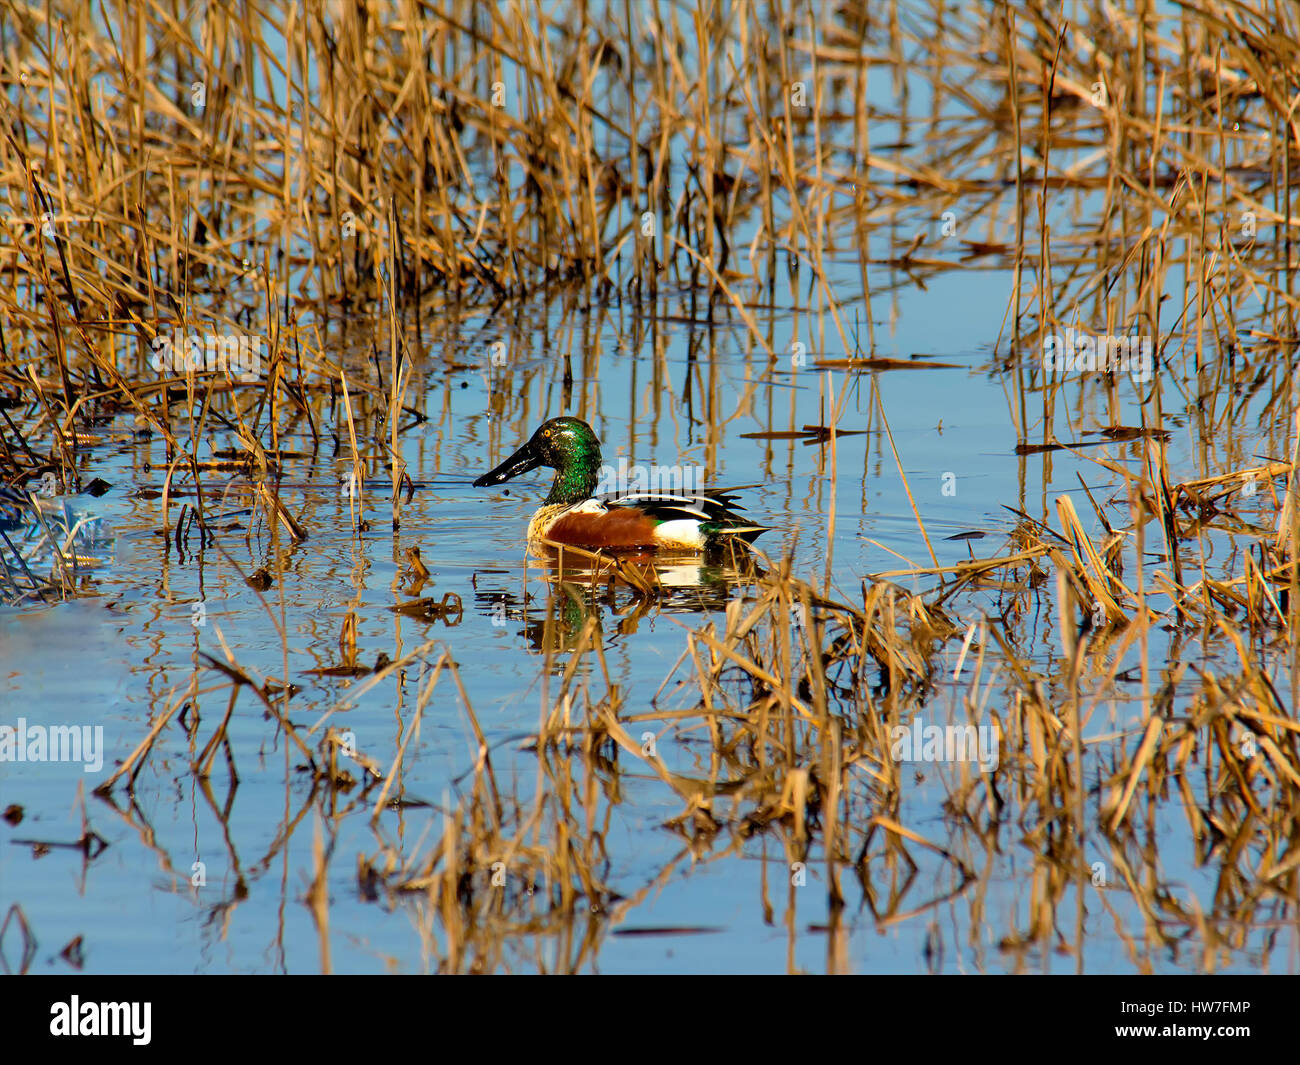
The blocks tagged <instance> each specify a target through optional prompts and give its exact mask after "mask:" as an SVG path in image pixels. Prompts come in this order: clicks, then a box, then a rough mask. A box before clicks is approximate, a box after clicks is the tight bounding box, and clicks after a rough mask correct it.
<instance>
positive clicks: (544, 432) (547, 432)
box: [542, 429, 551, 440]
mask: <svg viewBox="0 0 1300 1065" xmlns="http://www.w3.org/2000/svg"><path fill="white" fill-rule="evenodd" d="M542 436H544V437H546V439H547V440H549V439H550V438H551V430H550V429H543V430H542Z"/></svg>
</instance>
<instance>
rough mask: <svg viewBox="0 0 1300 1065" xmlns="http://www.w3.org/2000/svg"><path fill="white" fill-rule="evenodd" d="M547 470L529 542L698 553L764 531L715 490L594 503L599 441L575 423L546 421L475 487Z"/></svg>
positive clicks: (623, 495) (626, 495)
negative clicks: (551, 478)
mask: <svg viewBox="0 0 1300 1065" xmlns="http://www.w3.org/2000/svg"><path fill="white" fill-rule="evenodd" d="M539 466H549V467H550V468H551V469H553V470H555V482H554V483H553V484H552V485H551V492H550V494H549V495H548V496H547V497H546V500H545V501H544V502H543V503H542V505H541V507H540V508H539V509H538V510H537V512H536V513H535V514H534V515H533V518H532V521H530V522H529V523H528V539H529V540H530V541H538V540H551V541H553V542H555V543H561V544H572V545H573V546H575V547H585V548H589V549H592V550H596V549H599V548H612V549H615V550H634V549H646V548H655V547H658V548H665V549H670V550H676V551H702V550H704V549H706V548H709V547H716V546H721V545H722V544H724V543H726V542H728V541H730V540H733V539H736V540H743V541H744V542H745V543H752V542H753V540H754V538H755V537H756V536H758V535H759V534H760V533H763V532H766V531H767V527H766V526H763V525H755V524H754V523H753V522H748V521H745V520H744V519H743V518H741V517H740V516H739V515H737V514H736V513H735V511H736V510H738V509H741V508H738V507H736V508H733V506H732V499H733V497H732V496H730V495H728V494H727V493H726V492H725V491H723V490H718V489H714V490H707V489H706V490H704V491H701V492H689V493H677V492H662V491H636V492H622V493H617V494H615V495H613V496H604V497H601V498H597V497H596V495H595V491H596V486H597V484H598V483H599V477H600V470H601V457H600V441H599V440H598V439H597V438H596V434H595V433H594V432H593V431H592V429H591V426H590V425H588V424H587V423H586V422H584V421H582V420H581V419H580V418H552V419H551V420H550V421H549V422H546V423H545V424H543V425H542V426H540V427H539V428H538V430H537V432H535V433H533V436H532V439H531V440H529V441H528V443H526V444H525V445H524V446H523V447H521V448H520V449H519V450H518V451H516V452H515V453H514V454H513V455H511V456H510V457H509V458H508V459H506V460H505V462H503V463H501V465H500V466H498V467H497V468H496V469H494V470H492V471H491V472H490V473H485V474H484V475H483V476H482V477H480V478H479V479H478V480H476V481H475V482H474V487H475V488H484V487H486V486H488V485H493V484H501V483H502V482H504V481H508V480H510V479H511V478H512V477H518V476H519V475H520V474H521V473H527V472H528V471H529V470H535V469H537V467H539Z"/></svg>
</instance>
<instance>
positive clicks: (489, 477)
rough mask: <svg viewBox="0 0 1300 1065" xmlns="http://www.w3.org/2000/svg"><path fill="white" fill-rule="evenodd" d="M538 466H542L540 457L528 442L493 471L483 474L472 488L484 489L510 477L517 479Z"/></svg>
mask: <svg viewBox="0 0 1300 1065" xmlns="http://www.w3.org/2000/svg"><path fill="white" fill-rule="evenodd" d="M540 465H542V457H541V455H539V454H537V452H536V451H535V450H534V448H533V445H532V443H531V442H530V443H527V444H525V445H524V446H523V447H521V448H520V449H519V450H518V451H516V452H515V453H514V454H513V455H511V456H510V457H509V458H508V459H506V460H505V462H503V463H501V465H500V466H498V467H497V468H496V469H495V470H492V471H491V472H489V473H485V474H483V476H482V477H480V478H479V479H478V480H477V481H475V482H474V487H475V488H486V487H487V486H488V485H490V484H501V483H502V482H503V481H508V480H510V478H511V477H518V476H519V475H520V474H521V473H527V472H528V471H529V470H535V469H537V467H538V466H540Z"/></svg>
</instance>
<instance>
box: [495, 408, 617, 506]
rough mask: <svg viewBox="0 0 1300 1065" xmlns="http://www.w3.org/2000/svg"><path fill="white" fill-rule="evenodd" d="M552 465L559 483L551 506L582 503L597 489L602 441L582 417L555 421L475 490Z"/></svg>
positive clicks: (540, 429) (546, 424) (549, 498)
mask: <svg viewBox="0 0 1300 1065" xmlns="http://www.w3.org/2000/svg"><path fill="white" fill-rule="evenodd" d="M538 466H549V467H550V468H551V469H553V470H554V471H555V483H554V484H552V485H551V494H550V495H548V496H547V497H546V502H547V504H548V505H549V504H553V503H564V504H570V503H581V502H582V501H583V500H584V499H590V498H591V495H592V493H593V492H594V491H595V490H596V482H597V479H598V477H599V474H600V441H599V440H597V439H596V434H595V433H594V432H592V430H591V426H590V425H588V424H587V423H586V422H584V421H583V420H582V419H581V418H552V419H551V420H550V421H549V422H544V423H543V424H542V425H541V426H539V427H538V429H537V432H535V433H533V436H532V439H531V440H529V441H528V443H526V444H525V445H524V446H523V447H521V448H520V449H519V450H518V451H516V452H515V453H514V454H513V455H511V456H510V457H509V458H508V459H506V460H505V462H503V463H501V465H500V466H498V467H497V468H496V469H494V470H492V471H491V472H490V473H485V474H484V475H483V476H482V477H480V478H479V479H478V480H477V481H475V482H474V487H475V488H483V487H486V486H487V485H490V484H501V483H502V482H504V481H508V480H510V479H511V478H512V477H518V476H519V475H520V474H521V473H527V472H528V471H529V470H535V469H537V467H538Z"/></svg>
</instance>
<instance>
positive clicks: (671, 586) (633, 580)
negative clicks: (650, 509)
mask: <svg viewBox="0 0 1300 1065" xmlns="http://www.w3.org/2000/svg"><path fill="white" fill-rule="evenodd" d="M539 562H540V565H539V564H538V563H539ZM499 572H500V571H496V573H497V574H499ZM763 572H764V571H763V568H762V567H761V566H760V565H759V563H758V561H757V560H756V559H755V558H754V556H753V555H751V554H750V553H749V552H748V551H746V550H744V549H743V548H731V547H723V548H720V549H718V550H716V551H711V552H708V553H706V554H703V555H701V554H684V555H679V556H673V555H670V554H664V553H663V552H654V551H649V552H633V553H623V554H618V555H610V554H603V553H596V552H590V551H584V550H582V549H579V548H573V547H567V546H566V547H563V548H550V547H547V548H546V549H545V551H544V554H543V555H542V556H541V557H540V558H537V557H533V558H530V559H529V560H528V562H527V564H526V565H525V567H524V571H523V575H524V578H525V587H526V588H527V592H526V593H525V595H523V596H521V595H520V594H519V591H518V589H517V586H516V587H515V588H514V589H513V590H512V589H510V588H507V587H503V586H500V585H497V586H495V587H488V586H487V585H486V583H485V582H484V581H483V580H481V579H480V580H477V581H476V582H475V583H476V586H477V588H478V591H477V593H476V595H475V606H476V609H477V610H478V611H479V612H480V613H481V614H483V615H484V616H486V617H488V618H490V619H491V620H492V623H493V624H494V625H496V626H498V627H505V626H507V625H511V624H512V623H515V624H517V623H518V622H519V621H521V620H522V622H523V629H522V630H519V634H520V635H522V636H524V637H526V638H527V640H528V642H529V643H530V644H531V645H532V648H533V650H534V651H536V652H538V653H540V654H555V653H558V652H571V651H574V650H577V649H578V647H579V645H580V644H581V643H582V640H583V632H584V629H585V628H586V626H587V623H588V621H589V620H590V621H592V622H594V626H595V632H596V634H597V639H599V640H600V641H601V642H604V641H605V640H607V639H608V638H610V637H612V636H614V635H620V636H622V635H627V634H630V633H634V632H636V631H637V627H638V625H639V624H640V622H641V620H642V619H643V618H646V617H650V616H653V615H656V614H660V613H672V614H678V613H693V614H703V613H711V612H715V611H716V612H722V611H725V610H726V608H727V604H728V603H729V602H730V601H731V600H732V599H733V598H735V596H736V594H737V593H738V591H739V590H740V589H742V588H743V587H745V586H746V585H750V584H753V583H754V582H756V581H757V580H758V579H759V578H761V577H762V575H763ZM495 575H496V574H494V576H495ZM498 579H499V578H498Z"/></svg>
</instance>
